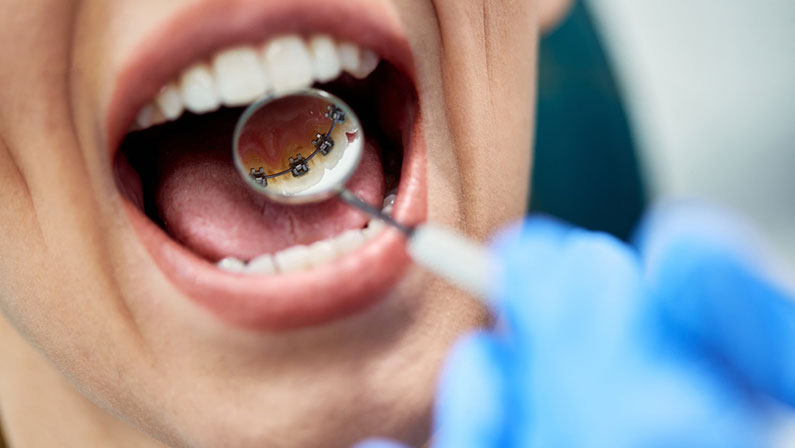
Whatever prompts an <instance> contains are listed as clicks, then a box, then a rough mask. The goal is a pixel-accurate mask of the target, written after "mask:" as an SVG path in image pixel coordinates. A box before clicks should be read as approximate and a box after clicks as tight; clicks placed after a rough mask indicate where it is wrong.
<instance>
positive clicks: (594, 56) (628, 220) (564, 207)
mask: <svg viewBox="0 0 795 448" xmlns="http://www.w3.org/2000/svg"><path fill="white" fill-rule="evenodd" d="M538 84H539V91H538V110H537V128H536V142H535V160H534V166H533V176H532V182H531V198H530V210H531V211H534V212H543V213H547V214H550V215H553V216H556V217H559V218H562V219H564V220H566V221H569V222H571V223H574V224H577V225H579V226H582V227H586V228H589V229H593V230H602V231H606V232H610V233H612V234H614V235H616V236H618V237H620V238H622V239H626V238H627V237H628V236H629V234H630V233H631V231H632V229H633V228H634V226H635V223H636V222H637V221H638V219H639V217H640V215H641V214H642V212H643V210H644V208H645V206H646V188H645V186H644V183H643V179H642V177H641V174H640V169H639V164H638V160H637V157H636V152H635V145H634V141H633V138H632V135H631V132H630V128H629V125H628V122H627V116H626V113H625V110H624V107H623V105H622V102H621V98H620V96H619V90H618V89H617V86H616V82H615V78H614V76H613V73H612V71H611V70H610V67H609V66H608V62H607V58H606V55H605V51H604V49H603V47H602V46H601V44H600V41H599V38H598V36H597V34H596V31H595V28H594V25H593V22H592V20H591V17H590V14H589V11H588V10H587V8H586V6H585V5H584V4H583V3H582V2H577V3H576V4H575V6H574V8H573V10H572V11H571V15H570V16H569V17H568V18H567V19H566V21H565V22H563V24H562V25H561V26H560V27H559V28H557V29H556V30H555V31H553V32H552V33H551V34H549V35H547V36H546V37H544V38H543V40H542V41H541V47H540V52H539V79H538Z"/></svg>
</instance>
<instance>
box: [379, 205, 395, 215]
mask: <svg viewBox="0 0 795 448" xmlns="http://www.w3.org/2000/svg"><path fill="white" fill-rule="evenodd" d="M393 207H394V205H392V204H389V205H387V206H384V208H382V209H381V211H382V212H383V213H384V214H385V215H389V216H392V208H393Z"/></svg>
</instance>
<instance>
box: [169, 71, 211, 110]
mask: <svg viewBox="0 0 795 448" xmlns="http://www.w3.org/2000/svg"><path fill="white" fill-rule="evenodd" d="M179 91H180V96H181V97H182V103H183V104H185V107H186V108H187V109H188V110H189V111H191V112H194V113H197V114H200V113H204V112H210V111H213V110H216V109H218V106H220V105H221V104H220V102H219V101H218V94H217V93H216V91H215V80H214V79H213V75H212V73H210V69H209V68H208V67H207V66H206V65H204V64H198V65H194V66H193V67H191V68H189V69H187V70H186V71H185V72H183V73H182V77H181V79H180V83H179Z"/></svg>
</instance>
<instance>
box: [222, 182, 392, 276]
mask: <svg viewBox="0 0 795 448" xmlns="http://www.w3.org/2000/svg"><path fill="white" fill-rule="evenodd" d="M395 197H396V196H395V193H390V194H388V195H387V196H386V198H385V199H384V205H383V212H384V213H385V214H387V215H389V214H391V213H392V207H393V205H394V202H395ZM385 226H386V225H385V224H384V223H383V222H382V221H380V220H377V219H371V220H370V222H369V223H368V224H367V227H365V228H364V229H352V230H348V231H345V232H343V233H341V234H339V235H337V236H335V237H333V238H329V239H326V240H322V241H318V242H316V243H313V244H311V245H309V246H304V245H298V246H293V247H289V248H287V249H284V250H282V251H279V252H277V253H275V254H263V255H260V256H258V257H255V258H253V259H251V260H249V261H247V262H246V261H244V260H240V259H238V258H235V257H226V258H224V259H222V260H220V261H218V262H217V263H216V266H218V267H219V268H220V269H223V270H225V271H230V272H238V273H246V274H255V275H267V274H274V273H285V272H293V271H300V270H305V269H309V268H312V267H315V266H320V265H323V264H325V263H328V262H329V261H331V260H333V259H335V258H339V257H341V256H343V255H346V254H349V253H351V252H353V251H354V250H356V249H358V248H359V247H360V246H362V245H363V244H364V243H365V242H367V241H369V240H371V239H373V238H374V237H375V236H376V235H378V234H380V233H381V232H382V231H383V230H384V228H385Z"/></svg>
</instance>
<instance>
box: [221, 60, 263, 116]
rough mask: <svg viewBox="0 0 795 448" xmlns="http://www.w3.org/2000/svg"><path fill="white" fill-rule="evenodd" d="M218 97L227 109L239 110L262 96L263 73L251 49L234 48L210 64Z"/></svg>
mask: <svg viewBox="0 0 795 448" xmlns="http://www.w3.org/2000/svg"><path fill="white" fill-rule="evenodd" d="M213 72H214V74H215V82H216V83H217V84H218V95H219V96H220V97H221V101H223V103H224V104H225V105H227V106H242V105H245V104H248V103H250V102H252V101H254V100H255V99H257V98H258V97H260V96H262V95H263V94H264V93H265V90H266V89H267V84H266V75H265V70H264V69H263V67H262V64H261V63H260V58H259V57H258V55H257V52H256V51H254V49H252V48H246V47H241V48H233V49H231V50H226V51H222V52H220V53H218V54H217V55H216V56H215V59H214V60H213Z"/></svg>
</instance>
